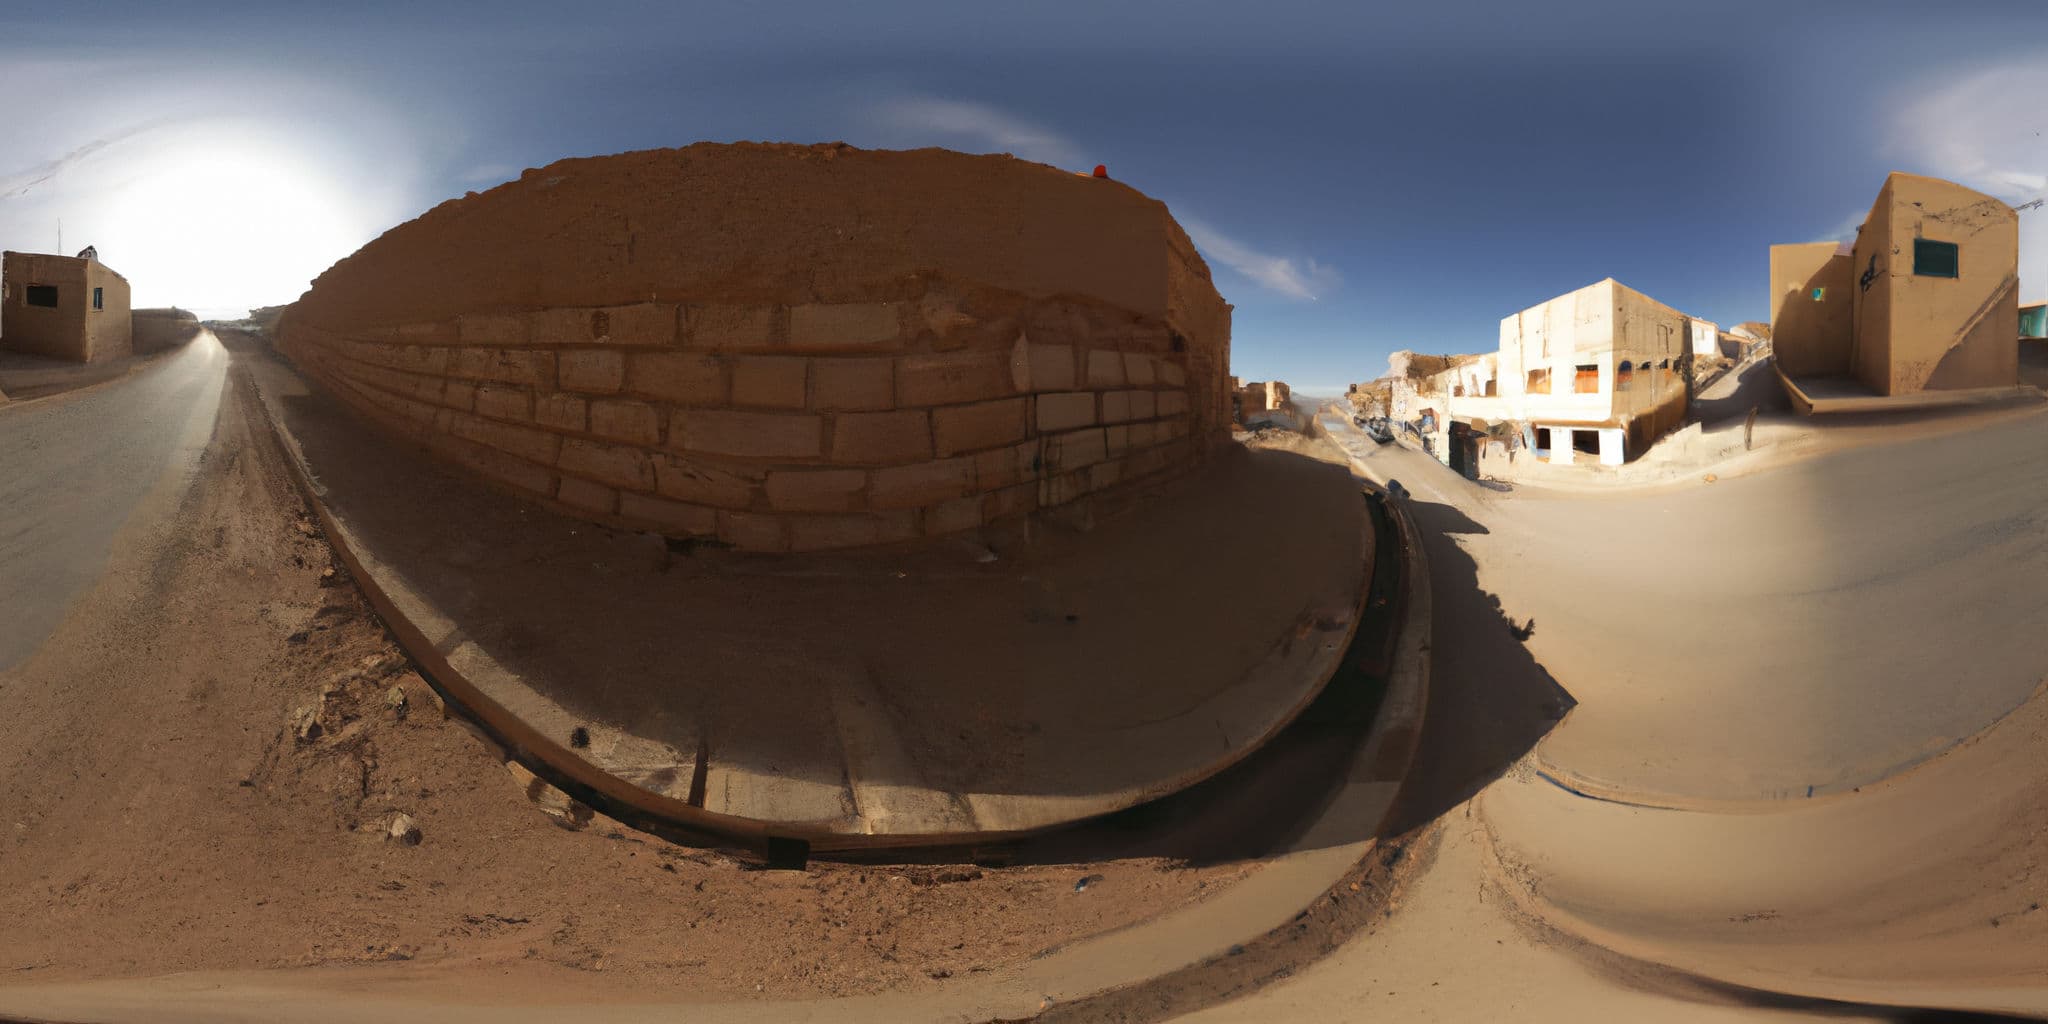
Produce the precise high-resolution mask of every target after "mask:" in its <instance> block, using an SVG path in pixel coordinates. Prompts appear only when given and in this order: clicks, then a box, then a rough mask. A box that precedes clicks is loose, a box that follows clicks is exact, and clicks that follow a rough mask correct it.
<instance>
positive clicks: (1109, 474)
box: [1088, 459, 1124, 492]
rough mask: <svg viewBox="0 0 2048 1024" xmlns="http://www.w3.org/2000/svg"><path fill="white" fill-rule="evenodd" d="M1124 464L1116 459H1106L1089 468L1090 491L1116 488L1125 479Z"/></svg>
mask: <svg viewBox="0 0 2048 1024" xmlns="http://www.w3.org/2000/svg"><path fill="white" fill-rule="evenodd" d="M1123 470H1124V464H1123V463H1122V462H1121V461H1119V460H1116V459H1105V460H1103V461H1101V462H1098V463H1096V464H1095V465H1093V466H1090V467H1088V490H1089V491H1091V492H1093V491H1100V490H1103V489H1105V488H1109V487H1114V486H1116V484H1117V482H1118V481H1119V480H1121V479H1123Z"/></svg>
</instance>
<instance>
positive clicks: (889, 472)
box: [868, 458, 974, 509]
mask: <svg viewBox="0 0 2048 1024" xmlns="http://www.w3.org/2000/svg"><path fill="white" fill-rule="evenodd" d="M973 487H974V460H973V459H971V458H959V459H942V460H940V461H937V462H919V463H915V464H912V465H908V466H891V467H889V468H887V469H878V470H875V471H874V473H873V474H871V475H870V477H869V479H868V506H869V507H870V508H878V509H881V508H915V507H917V506H920V505H930V504H933V503H934V502H939V501H945V500H946V499H948V498H958V497H964V496H965V495H966V494H967V493H968V491H970V490H972V489H973Z"/></svg>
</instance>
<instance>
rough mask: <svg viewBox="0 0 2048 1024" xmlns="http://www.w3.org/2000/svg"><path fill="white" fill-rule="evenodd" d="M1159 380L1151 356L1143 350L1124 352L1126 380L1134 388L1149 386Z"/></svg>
mask: <svg viewBox="0 0 2048 1024" xmlns="http://www.w3.org/2000/svg"><path fill="white" fill-rule="evenodd" d="M1158 380H1159V374H1158V372H1157V369H1156V366H1155V364H1154V362H1153V359H1152V357H1151V356H1148V355H1146V354H1145V353H1143V352H1126V353H1124V381H1125V383H1128V384H1129V385H1130V386H1132V387H1134V388H1149V387H1151V386H1152V385H1153V384H1155V383H1157V382H1158Z"/></svg>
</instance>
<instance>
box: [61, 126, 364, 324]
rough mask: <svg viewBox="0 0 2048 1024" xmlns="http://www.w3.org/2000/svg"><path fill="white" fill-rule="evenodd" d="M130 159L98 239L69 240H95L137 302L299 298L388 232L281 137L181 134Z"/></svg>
mask: <svg viewBox="0 0 2048 1024" xmlns="http://www.w3.org/2000/svg"><path fill="white" fill-rule="evenodd" d="M123 164H125V166H121V167H119V168H118V170H117V171H116V174H117V176H116V177H115V179H114V180H113V181H112V182H110V183H109V186H110V187H109V188H108V189H107V190H106V192H105V193H103V194H104V196H105V200H104V203H103V204H100V205H99V206H98V208H97V209H96V210H94V211H93V214H94V215H93V216H91V218H90V221H89V224H90V228H89V230H90V235H91V236H90V237H85V236H84V233H83V232H81V233H78V234H73V235H72V238H75V239H76V240H77V244H75V245H71V246H70V247H71V248H74V249H75V248H78V247H80V246H82V245H84V244H86V243H91V244H93V245H95V246H97V247H98V249H99V251H100V254H101V257H102V258H103V259H105V260H106V261H107V264H108V266H110V267H112V268H113V269H115V270H117V271H119V272H120V273H121V274H122V275H123V276H125V277H127V278H128V281H129V284H130V286H131V287H132V288H133V289H134V298H135V305H136V306H137V307H146V306H155V305H172V304H176V305H179V306H183V307H185V308H187V309H193V310H197V311H199V312H200V313H201V314H202V315H222V314H224V313H232V312H233V311H236V310H239V309H241V308H244V307H247V306H250V305H255V304H266V305H267V304H272V303H281V302H290V301H292V300H293V299H296V298H298V297H299V295H300V294H301V293H302V292H303V291H305V289H306V285H307V282H309V281H310V280H311V279H312V278H313V277H314V276H315V275H317V274H319V273H320V272H321V271H323V270H325V269H327V267H328V266H330V265H332V264H333V263H334V262H335V261H336V260H338V259H341V258H342V257H344V256H346V255H348V254H349V253H351V252H353V251H355V249H356V248H357V247H359V246H360V245H362V243H363V242H364V241H367V240H368V239H369V237H370V236H371V235H373V234H375V232H376V231H377V230H378V226H377V225H374V224H370V223H366V221H367V220H368V218H367V217H365V215H364V211H363V210H362V204H360V203H358V202H356V201H354V200H353V199H352V198H351V195H350V193H349V191H348V190H346V189H344V188H342V187H341V186H340V185H339V184H338V183H336V182H335V181H334V180H333V179H332V177H330V176H329V175H328V174H327V173H325V172H324V171H323V170H322V169H321V168H320V167H318V166H316V165H315V164H314V163H313V162H312V161H310V160H308V159H307V158H306V157H304V156H302V155H299V154H296V153H293V152H290V151H288V150H285V149H283V148H281V147H277V146H275V145H273V144H269V143H265V142H260V141H259V142H245V141H224V140H223V141H216V142H212V143H209V144H199V143H195V142H192V141H180V142H176V143H173V144H171V145H168V146H166V147H164V148H162V149H160V150H158V151H156V152H152V153H148V154H136V155H135V159H133V160H132V161H123ZM81 226H82V227H83V225H81ZM67 241H68V240H67ZM67 255H68V254H67Z"/></svg>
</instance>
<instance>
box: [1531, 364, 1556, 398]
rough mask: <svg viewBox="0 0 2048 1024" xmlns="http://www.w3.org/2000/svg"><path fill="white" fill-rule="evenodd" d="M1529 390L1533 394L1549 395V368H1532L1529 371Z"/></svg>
mask: <svg viewBox="0 0 2048 1024" xmlns="http://www.w3.org/2000/svg"><path fill="white" fill-rule="evenodd" d="M1527 390H1528V393H1529V394H1532V395H1547V394H1549V393H1550V371H1549V370H1530V371H1529V387H1528V389H1527Z"/></svg>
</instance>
